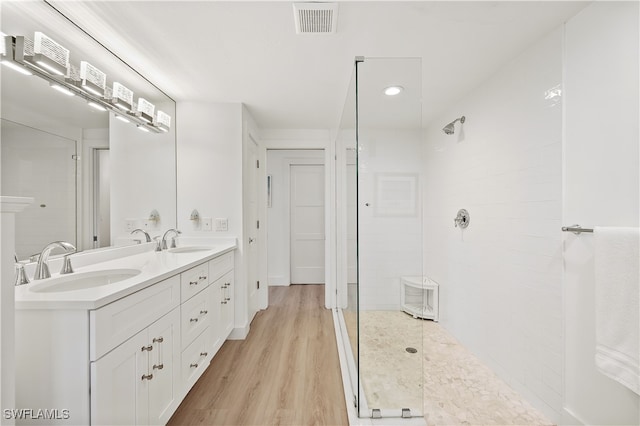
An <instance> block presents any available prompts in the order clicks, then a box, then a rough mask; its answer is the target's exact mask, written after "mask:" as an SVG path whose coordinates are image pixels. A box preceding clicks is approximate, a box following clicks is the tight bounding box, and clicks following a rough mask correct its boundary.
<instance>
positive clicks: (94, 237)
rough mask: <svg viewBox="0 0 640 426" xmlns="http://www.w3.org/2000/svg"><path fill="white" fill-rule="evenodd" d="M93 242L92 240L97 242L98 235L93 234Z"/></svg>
mask: <svg viewBox="0 0 640 426" xmlns="http://www.w3.org/2000/svg"><path fill="white" fill-rule="evenodd" d="M93 242H94V243H97V242H98V236H97V235H94V236H93Z"/></svg>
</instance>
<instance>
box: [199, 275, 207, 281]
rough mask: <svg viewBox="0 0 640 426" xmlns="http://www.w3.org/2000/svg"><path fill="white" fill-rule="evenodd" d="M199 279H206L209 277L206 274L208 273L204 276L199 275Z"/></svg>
mask: <svg viewBox="0 0 640 426" xmlns="http://www.w3.org/2000/svg"><path fill="white" fill-rule="evenodd" d="M199 279H201V280H206V279H207V276H206V275H203V276H201V277H199Z"/></svg>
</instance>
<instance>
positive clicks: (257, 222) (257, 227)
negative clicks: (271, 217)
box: [256, 220, 260, 229]
mask: <svg viewBox="0 0 640 426" xmlns="http://www.w3.org/2000/svg"><path fill="white" fill-rule="evenodd" d="M256 229H260V221H259V220H258V221H256Z"/></svg>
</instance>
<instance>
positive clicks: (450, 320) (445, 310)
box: [423, 29, 562, 422]
mask: <svg viewBox="0 0 640 426" xmlns="http://www.w3.org/2000/svg"><path fill="white" fill-rule="evenodd" d="M561 81H562V33H561V30H560V29H558V30H555V31H554V32H552V33H550V34H549V35H548V36H547V37H545V38H544V39H542V40H540V41H539V42H538V43H537V44H535V45H534V46H532V47H531V48H530V49H528V50H527V51H525V52H523V53H521V54H520V56H519V57H517V58H516V59H514V60H513V61H512V62H511V63H509V64H507V65H506V66H505V67H504V68H503V69H502V70H500V71H499V72H498V73H497V74H496V75H494V76H493V77H492V78H491V79H489V80H487V81H486V82H485V83H484V84H483V85H482V86H480V87H478V88H476V89H474V90H473V91H471V92H470V93H469V95H468V96H467V97H466V98H464V99H462V100H459V101H458V102H457V103H456V104H455V105H454V106H453V107H452V108H450V109H449V110H448V113H447V114H445V115H443V116H441V117H440V118H439V119H436V120H434V121H433V125H432V126H431V127H430V128H428V129H427V130H426V131H425V134H424V143H423V161H424V179H423V232H424V238H423V241H424V250H423V253H424V254H423V255H424V274H425V275H427V276H429V277H431V278H433V279H434V280H436V281H437V282H439V283H440V322H441V324H442V325H443V326H444V327H445V328H447V329H448V331H449V332H451V333H452V334H453V335H454V336H455V337H456V338H457V339H459V340H460V341H461V342H462V343H463V344H464V345H465V346H467V347H468V348H470V349H471V350H472V351H473V352H474V353H475V354H476V355H477V356H479V357H480V358H481V359H483V360H484V361H485V362H486V363H487V364H488V365H489V366H490V367H492V368H493V369H494V371H495V372H496V373H497V374H498V375H500V376H501V377H502V378H503V379H504V380H505V381H506V382H507V383H509V384H510V385H511V386H512V387H514V388H515V389H516V390H518V391H519V392H521V393H522V394H523V395H524V396H525V397H527V399H529V400H530V402H532V403H533V404H534V406H536V407H537V408H538V409H540V410H542V411H543V412H544V413H545V414H546V415H547V416H548V417H549V418H550V419H551V420H553V421H554V422H557V421H559V419H560V413H561V410H562V320H561V318H562V286H561V283H562V257H561V255H562V252H561V249H562V246H561V243H562V240H561V238H562V236H561V232H560V226H561V219H562V144H561V141H562V105H561V102H559V101H558V99H556V98H554V99H545V92H546V91H547V90H549V89H550V88H552V87H555V86H557V85H559V84H560V83H561ZM460 115H465V116H466V122H465V123H464V125H463V129H461V128H460V126H459V125H457V126H456V133H455V135H453V136H446V135H444V133H443V132H442V131H441V128H442V126H443V125H444V124H445V123H448V122H450V121H451V120H452V119H453V118H455V117H459V116H460ZM460 208H466V209H467V210H468V211H469V213H470V215H471V221H470V225H469V227H468V228H467V229H465V230H464V231H461V230H460V229H459V228H454V226H453V217H454V216H455V214H456V212H457V211H458V209H460Z"/></svg>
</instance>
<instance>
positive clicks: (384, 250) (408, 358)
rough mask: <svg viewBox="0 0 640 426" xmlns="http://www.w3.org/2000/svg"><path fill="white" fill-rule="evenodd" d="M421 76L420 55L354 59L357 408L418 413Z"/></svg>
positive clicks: (392, 414) (369, 411) (394, 413)
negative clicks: (415, 305) (411, 306)
mask: <svg viewBox="0 0 640 426" xmlns="http://www.w3.org/2000/svg"><path fill="white" fill-rule="evenodd" d="M421 77H422V75H421V61H420V59H414V58H409V59H404V58H403V59H387V58H381V59H378V58H366V59H364V61H363V62H359V63H358V64H357V148H356V153H357V156H356V158H357V207H358V214H357V230H358V232H357V235H358V240H357V251H358V295H359V297H358V336H359V352H358V365H359V377H360V386H361V389H362V391H361V393H362V395H361V396H360V415H361V416H373V417H377V416H382V417H399V416H405V417H406V416H421V415H422V406H423V390H422V389H423V361H424V358H423V347H422V346H423V343H422V342H423V338H422V337H423V333H422V329H423V320H422V319H421V318H420V317H419V315H415V314H416V311H415V310H411V309H408V306H407V305H408V303H407V302H408V298H407V295H409V298H411V297H415V296H414V295H413V293H411V291H412V289H413V287H407V286H405V285H404V283H406V282H418V283H421V282H422V214H421V212H422V204H421V196H420V176H421V168H422V161H421V157H422V156H421V153H422V144H421V134H422V132H421V127H422V107H421V96H422V93H421ZM418 297H419V300H418V301H417V302H418V305H424V302H425V301H424V300H423V295H422V293H419V294H418ZM414 302H415V301H414ZM408 312H410V313H408ZM403 409H404V411H403Z"/></svg>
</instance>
